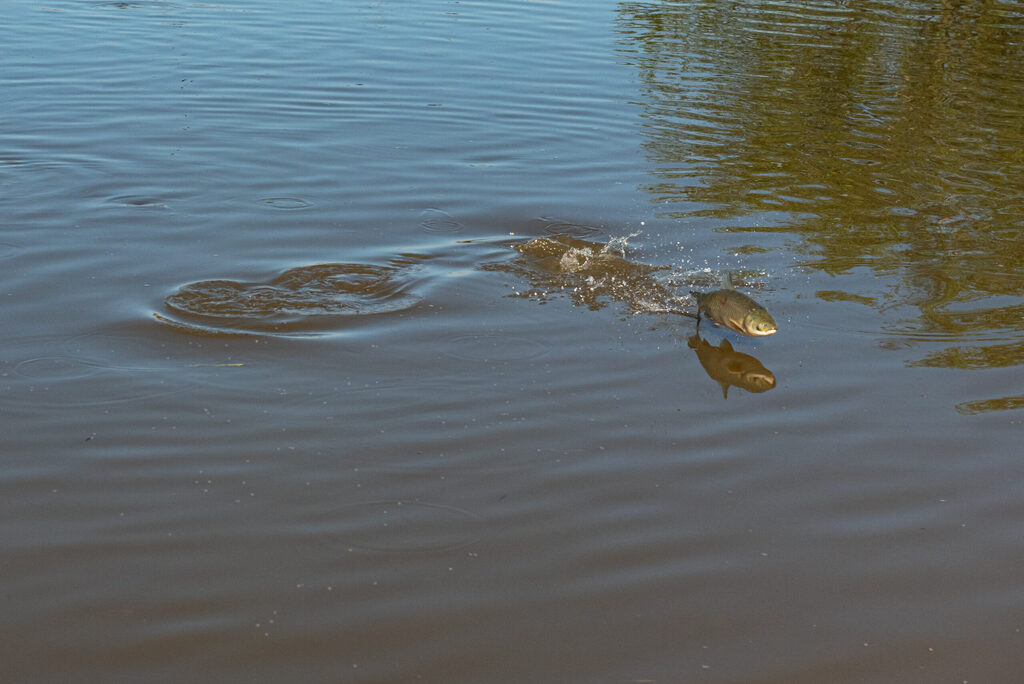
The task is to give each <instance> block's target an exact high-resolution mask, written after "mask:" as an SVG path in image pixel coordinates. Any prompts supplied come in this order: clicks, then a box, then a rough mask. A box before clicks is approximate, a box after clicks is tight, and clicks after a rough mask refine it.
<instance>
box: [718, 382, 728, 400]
mask: <svg viewBox="0 0 1024 684" xmlns="http://www.w3.org/2000/svg"><path fill="white" fill-rule="evenodd" d="M718 384H719V385H721V386H722V398H723V399H728V398H729V383H727V382H721V381H719V383H718Z"/></svg>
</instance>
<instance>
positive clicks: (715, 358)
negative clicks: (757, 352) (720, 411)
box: [689, 335, 775, 399]
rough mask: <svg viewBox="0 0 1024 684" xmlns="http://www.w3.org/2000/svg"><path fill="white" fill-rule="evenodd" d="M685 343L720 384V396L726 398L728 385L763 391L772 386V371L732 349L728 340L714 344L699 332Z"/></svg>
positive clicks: (773, 377) (773, 378) (749, 356)
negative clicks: (687, 343)
mask: <svg viewBox="0 0 1024 684" xmlns="http://www.w3.org/2000/svg"><path fill="white" fill-rule="evenodd" d="M689 347H690V349H693V350H694V351H695V352H696V353H697V360H698V361H700V365H701V366H703V367H704V370H705V371H706V372H707V374H708V375H709V376H710V377H711V379H712V380H715V381H716V382H717V383H718V384H719V385H721V386H722V397H724V398H725V399H728V398H729V388H730V387H732V386H736V387H739V388H740V389H744V390H746V391H748V392H754V393H759V392H767V391H768V390H770V389H772V388H774V387H775V374H774V373H772V372H771V371H770V370H768V369H767V368H765V367H764V365H762V364H761V362H760V361H758V360H757V359H755V358H754V357H753V356H751V355H750V354H744V353H743V352H738V351H735V350H734V349H733V348H732V344H730V342H729V340H722V343H721V344H720V345H718V346H717V347H715V346H713V345H712V344H710V343H709V342H708V341H707V340H705V339H703V338H702V337H700V336H699V335H694V336H693V337H691V338H690V339H689Z"/></svg>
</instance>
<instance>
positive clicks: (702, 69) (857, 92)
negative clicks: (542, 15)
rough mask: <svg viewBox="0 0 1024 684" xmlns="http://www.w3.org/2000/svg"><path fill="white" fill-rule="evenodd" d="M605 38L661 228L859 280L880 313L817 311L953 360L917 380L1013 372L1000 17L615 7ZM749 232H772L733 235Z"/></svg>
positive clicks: (1011, 104)
mask: <svg viewBox="0 0 1024 684" xmlns="http://www.w3.org/2000/svg"><path fill="white" fill-rule="evenodd" d="M617 28H618V31H619V34H620V56H621V58H622V59H623V60H624V61H626V62H627V63H629V64H631V65H633V66H634V67H635V68H636V70H637V72H638V74H639V78H640V80H641V93H642V102H641V103H640V106H641V107H642V113H641V120H642V126H643V130H644V138H645V148H646V153H647V156H648V159H649V162H650V164H651V173H652V175H653V177H654V180H653V181H652V182H651V183H650V184H649V185H648V186H647V187H646V190H647V192H649V193H650V195H651V197H652V199H653V200H654V201H655V202H657V203H658V204H659V205H660V206H662V207H665V215H666V216H668V217H673V218H692V217H698V216H710V217H715V218H720V219H721V218H725V219H729V220H730V221H731V222H735V223H736V224H737V229H742V230H754V231H774V232H779V231H784V232H792V233H795V234H797V235H798V236H799V238H800V245H799V246H798V248H797V251H798V253H800V254H801V259H802V261H801V262H800V265H802V266H806V267H810V268H813V269H817V270H820V271H823V272H826V273H829V274H843V273H847V272H849V271H850V270H852V269H854V268H856V267H864V266H866V267H869V268H871V269H874V271H875V272H876V273H878V274H879V275H881V276H884V277H886V278H889V279H890V284H889V287H888V291H887V293H886V294H885V295H884V296H882V297H878V296H873V295H869V294H868V293H863V292H856V293H843V292H839V291H829V292H827V293H825V292H823V293H819V296H820V297H821V298H822V299H824V300H825V301H856V302H859V303H862V304H865V305H868V306H871V307H873V308H875V309H876V310H878V311H881V310H882V309H883V307H885V308H889V309H891V308H892V307H894V306H898V305H910V306H913V307H915V308H916V311H917V312H918V314H919V315H918V316H917V317H916V319H914V320H912V321H907V322H904V323H903V324H901V327H903V328H905V332H906V333H907V334H909V335H911V336H913V337H917V338H918V339H921V337H922V336H923V337H924V338H925V339H927V336H929V335H933V336H943V338H944V339H945V338H946V337H947V336H949V335H953V336H955V337H957V338H958V341H959V342H966V344H958V345H956V346H955V347H952V348H951V349H949V350H946V351H943V352H940V353H936V354H931V355H929V356H928V357H927V358H926V359H924V360H922V361H920V362H917V363H918V365H927V366H948V367H955V368H991V367H1005V366H1008V365H1019V364H1022V363H1024V343H1021V342H1020V341H1019V340H1020V333H1021V331H1022V330H1024V315H1022V314H1024V306H1022V305H1021V304H1019V303H1017V302H1019V301H1020V295H1021V294H1022V292H1024V235H1022V228H1021V223H1020V222H1021V220H1022V217H1024V11H1022V10H1021V8H1020V7H1019V6H1018V5H1015V4H1013V3H1009V2H981V1H978V2H953V1H951V0H949V1H946V2H942V3H916V2H867V3H856V4H849V5H847V4H846V3H791V4H786V3H779V2H757V1H754V2H745V3H734V2H723V1H719V0H703V1H701V0H694V1H689V2H672V3H668V2H665V3H651V2H623V3H621V4H620V6H619V15H618V26H617ZM764 212H781V213H782V214H783V215H784V216H786V217H787V219H788V220H787V221H786V222H785V224H784V225H783V226H781V227H779V226H775V227H771V228H757V227H754V228H751V227H750V226H749V225H746V224H747V223H751V222H752V221H749V220H748V221H744V218H747V219H749V217H750V216H752V215H755V214H762V213H764ZM737 219H739V220H737ZM892 279H896V282H892ZM1004 296H1012V297H1014V298H1015V301H1014V302H1013V303H1005V302H1003V301H998V302H996V303H995V305H993V302H992V301H987V300H993V299H994V298H997V297H1004ZM993 333H996V334H995V335H994V334H993ZM1008 337H1009V338H1011V339H1013V340H1016V341H1014V342H1012V343H1008V342H1010V340H1008ZM979 338H984V339H979ZM995 340H998V341H1000V342H1002V343H1001V344H998V345H992V346H989V345H987V344H984V342H992V341H995ZM1004 403H1005V402H1004ZM996 404H998V406H997V405H996ZM996 404H994V405H993V406H994V407H995V408H1000V407H1003V404H999V403H998V402H996ZM1016 405H1017V403H1015V402H1010V406H1012V407H1016Z"/></svg>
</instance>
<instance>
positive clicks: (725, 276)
mask: <svg viewBox="0 0 1024 684" xmlns="http://www.w3.org/2000/svg"><path fill="white" fill-rule="evenodd" d="M718 279H719V280H720V281H722V287H724V288H725V289H726V290H735V289H736V288H735V287H734V286H733V284H732V273H730V272H729V271H722V273H721V275H719V276H718Z"/></svg>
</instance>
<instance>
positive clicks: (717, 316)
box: [690, 290, 779, 337]
mask: <svg viewBox="0 0 1024 684" xmlns="http://www.w3.org/2000/svg"><path fill="white" fill-rule="evenodd" d="M690 294H692V295H693V296H694V298H695V299H696V300H697V314H698V315H703V316H707V317H708V318H710V319H711V320H713V321H714V322H715V323H716V324H718V325H724V326H725V327H726V328H728V329H729V330H732V331H733V332H737V333H739V334H740V335H746V336H748V337H762V336H764V335H772V334H774V333H775V332H776V331H777V330H778V329H779V328H778V326H777V325H775V319H774V318H772V316H771V314H770V313H768V312H767V311H766V310H765V308H764V307H763V306H761V305H760V304H758V303H757V302H755V301H754V300H753V299H751V298H750V297H748V296H747V295H745V294H743V293H742V292H737V291H736V290H715V291H714V292H693V291H691V292H690ZM698 320H699V319H698Z"/></svg>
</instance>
